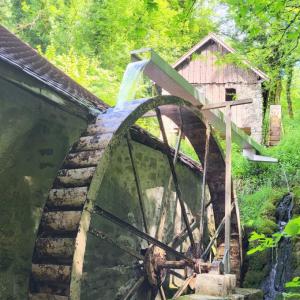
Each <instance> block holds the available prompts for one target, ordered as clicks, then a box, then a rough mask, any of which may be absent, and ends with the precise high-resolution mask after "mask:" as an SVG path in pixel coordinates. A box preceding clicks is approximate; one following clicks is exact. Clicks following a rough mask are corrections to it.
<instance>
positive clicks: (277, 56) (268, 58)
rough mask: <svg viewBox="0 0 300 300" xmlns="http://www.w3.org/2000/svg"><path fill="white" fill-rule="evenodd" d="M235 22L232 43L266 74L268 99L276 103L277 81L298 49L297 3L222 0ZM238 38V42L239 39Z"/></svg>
mask: <svg viewBox="0 0 300 300" xmlns="http://www.w3.org/2000/svg"><path fill="white" fill-rule="evenodd" d="M222 2H223V3H226V4H227V5H228V7H229V12H230V14H229V16H230V18H231V19H233V20H234V21H235V26H236V28H235V29H234V30H233V31H234V32H233V35H234V37H235V38H236V40H239V43H237V44H236V45H235V46H236V47H237V48H238V49H240V51H241V52H243V53H246V54H247V56H248V59H249V60H250V61H251V62H252V63H253V64H254V65H256V66H258V67H260V68H261V69H263V70H265V71H266V72H267V74H268V76H269V77H270V79H271V80H270V81H268V82H266V85H267V86H268V87H269V89H270V94H269V97H270V100H272V102H273V101H276V102H279V96H280V91H281V87H282V85H281V80H282V79H283V77H284V74H285V72H286V70H287V68H288V65H290V64H292V65H294V63H295V61H297V60H298V58H299V52H300V46H299V41H300V31H299V27H300V6H299V5H298V4H299V3H298V1H297V0H276V1H273V0H260V1H256V0H245V1H243V2H242V5H241V1H240V0H223V1H222ZM230 29H231V28H230ZM241 40H242V43H241V42H240V41H241Z"/></svg>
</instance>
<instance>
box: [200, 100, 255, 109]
mask: <svg viewBox="0 0 300 300" xmlns="http://www.w3.org/2000/svg"><path fill="white" fill-rule="evenodd" d="M252 102H253V100H252V99H241V100H235V101H225V102H221V103H212V104H207V105H204V106H202V107H201V110H210V109H217V108H224V107H227V106H237V105H244V104H251V103H252Z"/></svg>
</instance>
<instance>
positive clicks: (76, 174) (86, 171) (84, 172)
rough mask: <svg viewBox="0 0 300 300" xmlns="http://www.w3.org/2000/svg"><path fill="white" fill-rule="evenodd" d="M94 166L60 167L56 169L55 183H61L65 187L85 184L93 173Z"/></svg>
mask: <svg viewBox="0 0 300 300" xmlns="http://www.w3.org/2000/svg"><path fill="white" fill-rule="evenodd" d="M95 170H96V168H95V167H88V168H81V169H70V170H68V169H62V170H60V171H58V175H57V177H56V183H59V184H62V185H63V186H65V187H69V186H76V187H79V186H85V185H87V184H89V183H90V182H91V180H92V178H93V175H94V173H95Z"/></svg>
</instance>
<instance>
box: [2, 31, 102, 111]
mask: <svg viewBox="0 0 300 300" xmlns="http://www.w3.org/2000/svg"><path fill="white" fill-rule="evenodd" d="M0 60H2V61H4V62H6V63H9V64H11V65H13V66H15V67H17V68H18V69H20V70H22V71H23V72H25V73H27V74H28V75H29V76H31V77H34V78H35V79H37V80H39V81H41V82H43V83H44V84H45V85H47V86H48V87H50V88H51V89H53V90H55V91H56V92H57V93H59V94H61V95H63V96H65V97H67V98H68V99H70V100H72V101H73V102H77V103H80V104H84V105H86V106H89V107H94V108H98V109H100V110H105V109H106V108H107V107H108V106H107V105H106V104H105V103H104V102H103V101H102V100H100V99H99V98H97V97H96V96H95V95H93V94H92V93H91V92H89V91H88V90H87V89H85V88H84V87H82V86H81V85H80V84H78V83H77V82H75V81H74V80H73V79H71V78H70V77H69V76H68V75H66V74H65V73H64V72H62V71H61V70H59V69H58V68H57V67H55V66H54V65H53V64H51V63H50V62H49V61H48V60H47V59H45V58H44V57H43V56H41V55H40V54H39V53H38V52H37V51H36V50H34V49H33V48H31V47H30V46H29V45H27V44H26V43H24V42H23V41H21V40H20V39H19V38H17V37H16V36H15V35H14V34H13V33H11V32H10V31H8V30H7V29H6V28H5V27H3V26H1V25H0Z"/></svg>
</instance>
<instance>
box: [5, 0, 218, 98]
mask: <svg viewBox="0 0 300 300" xmlns="http://www.w3.org/2000/svg"><path fill="white" fill-rule="evenodd" d="M0 1H1V0H0ZM2 1H6V4H7V6H6V7H7V11H6V13H5V14H4V13H3V17H2V12H0V17H2V21H3V23H4V24H5V25H6V26H8V27H9V28H10V29H12V30H13V31H14V32H15V33H16V34H17V35H18V36H20V37H21V38H22V39H23V40H25V41H27V42H28V43H29V44H30V45H31V46H33V47H34V48H39V49H40V51H41V53H43V54H45V53H46V55H47V56H48V57H49V58H50V59H51V61H52V62H53V63H54V64H58V65H59V66H60V67H61V68H62V69H63V70H64V71H66V72H67V74H69V75H70V76H72V77H73V78H74V79H76V80H78V81H80V82H82V83H83V84H87V83H88V85H87V87H88V88H90V89H92V90H95V88H94V85H95V80H84V79H83V78H84V77H87V78H91V72H92V71H91V70H92V69H93V70H95V68H97V69H98V71H99V72H98V71H97V72H96V73H97V74H99V75H100V74H102V75H103V76H104V77H102V78H101V77H99V78H98V80H99V82H102V81H103V82H105V85H102V91H100V92H99V93H98V92H97V94H98V95H99V94H100V96H101V95H102V97H103V98H104V99H107V97H114V96H113V95H112V93H111V88H110V86H113V87H114V90H115V94H117V90H118V88H116V87H115V83H116V82H117V83H119V82H120V80H121V77H122V74H123V72H124V69H125V67H126V64H127V63H128V62H129V59H130V56H129V52H130V51H131V50H134V49H138V48H142V47H152V48H154V49H155V50H156V51H157V52H158V53H159V54H160V55H162V57H164V58H165V59H166V60H167V61H169V62H170V63H173V62H174V61H175V60H176V59H177V58H178V57H180V56H181V55H182V54H183V53H184V52H185V51H186V50H188V49H189V48H190V47H191V46H192V45H194V44H195V43H197V42H198V41H199V39H201V38H202V37H203V36H205V35H206V34H207V33H208V32H210V31H213V30H215V29H216V27H215V22H214V20H213V18H212V16H213V8H212V5H207V4H206V1H205V0H186V1H182V0H131V1H129V0H128V1H124V0H114V1H111V0H69V1H65V0H2ZM48 49H50V50H48ZM53 51H54V52H55V53H53ZM49 53H51V55H50V56H49ZM68 55H70V57H73V58H74V57H77V59H80V60H82V61H86V62H89V64H91V65H92V66H93V67H87V68H85V69H84V68H83V69H82V68H81V71H79V70H78V72H77V74H81V75H80V76H81V77H82V79H81V78H79V77H78V76H76V72H74V70H75V67H76V66H75V67H74V68H73V67H72V68H71V67H70V66H69V65H68V67H65V66H64V64H63V62H64V60H62V59H61V58H62V57H64V56H65V57H66V56H68ZM77 59H75V60H74V62H75V61H77ZM69 62H70V61H69V60H68V63H69ZM69 70H73V71H71V72H69ZM82 70H85V71H86V74H84V73H83V71H82ZM107 74H109V76H108V75H107ZM112 74H113V75H114V76H112ZM109 78H113V81H111V83H110V82H109V81H110V80H109ZM109 85H110V86H109ZM107 91H109V92H107ZM109 102H110V103H112V102H113V101H112V100H111V99H110V100H109Z"/></svg>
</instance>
